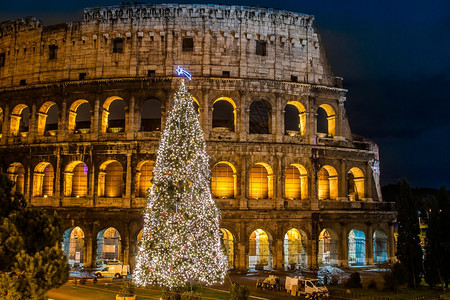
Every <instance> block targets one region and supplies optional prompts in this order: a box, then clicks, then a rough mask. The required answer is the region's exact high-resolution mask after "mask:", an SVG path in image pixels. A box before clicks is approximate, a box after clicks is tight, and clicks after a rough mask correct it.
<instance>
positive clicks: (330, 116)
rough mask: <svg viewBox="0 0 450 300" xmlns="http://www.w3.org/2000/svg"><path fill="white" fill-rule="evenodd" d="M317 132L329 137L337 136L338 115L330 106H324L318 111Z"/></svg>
mask: <svg viewBox="0 0 450 300" xmlns="http://www.w3.org/2000/svg"><path fill="white" fill-rule="evenodd" d="M317 132H318V133H324V134H326V135H327V136H329V137H334V136H335V135H336V113H335V111H334V109H333V108H332V107H331V106H330V105H328V104H322V105H320V106H319V108H318V109H317Z"/></svg>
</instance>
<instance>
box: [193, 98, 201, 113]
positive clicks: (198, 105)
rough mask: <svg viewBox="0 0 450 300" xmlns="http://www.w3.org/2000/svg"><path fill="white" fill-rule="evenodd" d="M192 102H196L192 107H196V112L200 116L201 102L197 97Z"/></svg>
mask: <svg viewBox="0 0 450 300" xmlns="http://www.w3.org/2000/svg"><path fill="white" fill-rule="evenodd" d="M192 100H194V103H192V105H193V106H194V111H195V112H196V113H197V115H200V102H199V101H198V100H197V98H195V97H192Z"/></svg>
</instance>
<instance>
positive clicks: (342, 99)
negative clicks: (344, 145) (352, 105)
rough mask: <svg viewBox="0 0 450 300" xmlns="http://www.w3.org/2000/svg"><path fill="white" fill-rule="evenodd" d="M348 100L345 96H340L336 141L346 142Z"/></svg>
mask: <svg viewBox="0 0 450 300" xmlns="http://www.w3.org/2000/svg"><path fill="white" fill-rule="evenodd" d="M345 100H346V98H345V97H344V96H340V97H339V99H338V104H339V106H338V111H337V112H336V113H337V116H336V117H337V118H336V120H335V121H336V122H335V124H336V129H335V136H334V137H335V138H336V139H340V140H344V136H343V135H344V129H343V126H344V124H343V123H344V102H345Z"/></svg>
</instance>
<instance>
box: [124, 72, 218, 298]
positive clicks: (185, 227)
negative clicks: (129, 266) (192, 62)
mask: <svg viewBox="0 0 450 300" xmlns="http://www.w3.org/2000/svg"><path fill="white" fill-rule="evenodd" d="M208 161H209V156H208V155H207V154H206V144H205V140H204V137H203V131H202V129H201V127H200V123H199V121H198V116H197V114H196V113H195V111H194V107H193V98H192V95H191V94H190V93H189V92H188V90H187V87H186V85H185V83H184V81H182V82H181V85H180V88H179V90H178V92H177V93H176V94H175V98H174V106H173V109H172V111H171V112H170V113H169V116H168V118H167V122H166V126H165V129H164V131H163V133H162V137H161V142H160V145H159V149H158V151H157V157H156V162H155V168H154V170H153V180H152V183H153V185H152V187H151V189H150V194H149V198H148V201H147V207H146V209H145V211H144V229H143V236H142V240H141V242H140V245H139V250H138V253H137V255H136V268H135V271H134V275H133V281H134V282H135V283H136V284H137V285H139V286H146V285H159V286H162V287H163V288H165V289H168V290H177V289H179V288H183V287H186V286H188V285H189V284H191V283H202V284H211V283H215V282H223V280H224V277H225V274H226V269H227V265H226V258H225V255H224V254H223V253H222V250H221V245H220V228H219V218H220V211H219V209H218V207H217V205H216V203H215V202H214V201H213V199H212V197H211V192H210V187H209V179H210V171H209V165H208Z"/></svg>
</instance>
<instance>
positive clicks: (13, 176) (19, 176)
mask: <svg viewBox="0 0 450 300" xmlns="http://www.w3.org/2000/svg"><path fill="white" fill-rule="evenodd" d="M6 173H7V174H8V178H9V179H10V180H11V181H12V182H14V186H13V187H12V190H11V191H12V192H16V193H20V194H24V193H25V168H24V167H23V165H22V164H21V163H18V162H15V163H12V164H11V165H10V166H9V167H8V170H7V171H6Z"/></svg>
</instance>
